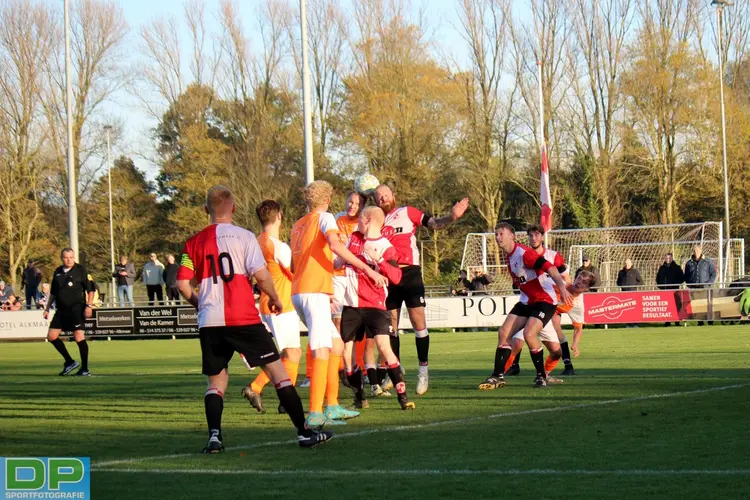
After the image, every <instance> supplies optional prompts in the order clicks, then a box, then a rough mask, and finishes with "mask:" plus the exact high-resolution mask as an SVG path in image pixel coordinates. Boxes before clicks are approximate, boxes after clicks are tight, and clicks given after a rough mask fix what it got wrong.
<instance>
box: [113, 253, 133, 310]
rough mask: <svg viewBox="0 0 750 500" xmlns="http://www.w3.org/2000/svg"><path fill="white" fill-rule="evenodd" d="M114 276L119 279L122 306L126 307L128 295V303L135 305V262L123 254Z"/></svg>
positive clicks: (118, 289) (131, 305) (119, 294)
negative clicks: (129, 260)
mask: <svg viewBox="0 0 750 500" xmlns="http://www.w3.org/2000/svg"><path fill="white" fill-rule="evenodd" d="M112 276H113V277H114V278H116V279H117V297H118V298H119V299H120V307H125V298H126V297H127V302H128V305H129V306H130V307H133V284H135V266H134V265H133V263H132V262H128V258H127V257H126V256H124V255H122V256H121V257H120V263H119V264H117V265H116V266H115V272H114V273H112Z"/></svg>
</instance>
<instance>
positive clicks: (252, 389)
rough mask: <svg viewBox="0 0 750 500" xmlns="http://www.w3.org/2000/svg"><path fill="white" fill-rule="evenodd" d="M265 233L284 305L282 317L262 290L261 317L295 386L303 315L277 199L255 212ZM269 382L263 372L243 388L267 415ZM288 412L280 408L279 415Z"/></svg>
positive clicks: (263, 242) (263, 244) (264, 245)
mask: <svg viewBox="0 0 750 500" xmlns="http://www.w3.org/2000/svg"><path fill="white" fill-rule="evenodd" d="M255 213H256V215H257V216H258V220H259V221H260V223H261V225H262V226H263V232H262V233H261V235H260V236H259V237H258V245H259V246H260V249H261V251H262V252H263V258H264V259H265V261H266V268H267V269H268V272H269V273H270V274H271V279H272V280H273V286H274V289H275V290H276V293H277V294H278V296H279V299H280V300H281V303H282V306H283V307H282V309H281V312H280V314H274V313H273V312H272V311H271V308H270V306H269V296H268V294H267V293H265V292H264V291H262V290H261V293H260V314H261V318H262V319H263V323H265V325H266V327H267V328H268V329H269V330H270V331H271V333H272V334H273V336H274V338H275V339H276V345H277V346H278V348H279V352H280V353H281V359H282V362H283V364H284V368H285V369H286V372H287V374H288V375H289V379H290V380H291V381H292V385H295V384H296V381H297V372H298V370H299V362H300V358H301V357H302V350H301V349H300V329H299V316H297V312H296V311H295V310H294V305H293V304H292V278H293V275H292V271H291V267H292V249H291V248H289V245H287V244H286V243H284V242H283V241H281V240H280V239H279V230H280V229H281V222H282V215H281V205H279V203H278V202H276V201H274V200H264V201H263V202H261V203H260V205H258V206H257V207H256V209H255ZM268 382H269V379H268V376H267V375H266V374H265V372H261V373H260V374H259V375H258V376H257V377H256V378H255V380H253V381H252V383H251V384H250V385H248V386H246V387H244V388H243V389H242V395H243V396H244V397H245V399H247V400H248V401H249V402H250V404H251V405H252V406H253V408H255V409H256V410H258V411H259V412H261V413H263V412H264V411H265V410H264V408H263V398H262V397H261V394H262V391H263V388H264V387H265V386H266V384H267V383H268ZM284 411H285V409H284V408H283V406H281V405H279V413H283V412H284Z"/></svg>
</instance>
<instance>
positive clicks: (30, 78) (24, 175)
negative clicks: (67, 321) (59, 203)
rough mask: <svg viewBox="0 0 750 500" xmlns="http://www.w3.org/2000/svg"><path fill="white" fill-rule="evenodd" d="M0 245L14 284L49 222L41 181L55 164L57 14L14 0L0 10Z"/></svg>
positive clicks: (42, 7) (47, 9) (37, 5)
mask: <svg viewBox="0 0 750 500" xmlns="http://www.w3.org/2000/svg"><path fill="white" fill-rule="evenodd" d="M0 25H1V26H2V27H3V29H2V30H0V67H2V68H3V70H2V71H0V228H1V230H0V245H1V246H2V249H3V253H4V255H5V259H3V260H6V262H7V264H6V265H7V270H8V274H9V275H10V280H11V282H12V284H13V285H14V286H15V284H16V279H17V277H18V272H19V268H21V267H23V263H24V262H25V260H26V258H27V256H28V255H29V251H30V249H31V248H32V247H33V244H34V239H35V237H37V236H38V234H39V231H40V229H41V226H42V225H43V224H44V221H43V216H42V211H41V206H40V205H41V203H40V200H39V197H40V194H41V189H40V187H41V185H42V181H43V178H44V176H45V174H46V173H47V169H48V167H49V165H50V162H49V158H48V157H47V155H46V152H45V150H44V147H45V142H46V140H47V138H48V137H49V136H50V129H49V124H48V123H47V121H46V120H45V117H44V112H43V107H42V97H43V90H44V85H45V74H44V68H45V67H46V65H47V62H48V60H49V58H50V57H51V56H52V51H53V48H54V44H55V40H56V34H58V33H59V31H57V30H56V26H55V22H54V18H53V13H52V12H51V10H50V9H49V8H47V7H45V6H43V5H40V4H33V3H31V2H30V1H27V0H12V1H9V2H6V3H5V4H4V5H3V6H2V7H1V8H0Z"/></svg>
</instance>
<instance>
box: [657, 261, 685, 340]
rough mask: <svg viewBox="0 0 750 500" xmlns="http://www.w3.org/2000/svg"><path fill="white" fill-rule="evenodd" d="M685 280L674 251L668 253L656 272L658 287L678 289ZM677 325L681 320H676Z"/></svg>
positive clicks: (667, 323) (668, 324) (667, 324)
mask: <svg viewBox="0 0 750 500" xmlns="http://www.w3.org/2000/svg"><path fill="white" fill-rule="evenodd" d="M684 281H685V274H684V273H683V272H682V268H681V267H680V265H679V264H678V263H677V262H675V261H674V256H673V255H672V253H668V254H667V255H665V256H664V263H663V264H662V265H661V267H659V271H657V273H656V285H657V287H658V288H659V289H660V290H677V289H678V288H680V285H681V284H682V283H683V282H684ZM678 307H679V306H678ZM664 324H665V325H666V326H670V325H671V324H672V323H670V322H669V321H667V322H666V323H664ZM675 325H677V326H679V325H680V322H679V321H675Z"/></svg>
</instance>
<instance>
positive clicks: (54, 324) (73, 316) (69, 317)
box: [49, 304, 86, 332]
mask: <svg viewBox="0 0 750 500" xmlns="http://www.w3.org/2000/svg"><path fill="white" fill-rule="evenodd" d="M85 311H86V305H85V304H76V305H74V306H73V307H61V308H59V309H57V310H56V311H55V315H54V316H52V321H50V323H49V327H50V329H51V330H62V331H64V332H78V331H83V330H84V329H85V326H86V317H85V316H84V315H83V314H84V312H85Z"/></svg>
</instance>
